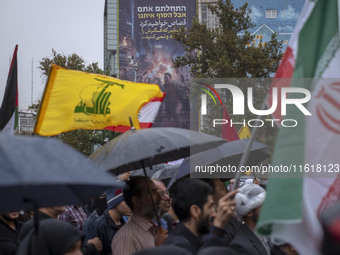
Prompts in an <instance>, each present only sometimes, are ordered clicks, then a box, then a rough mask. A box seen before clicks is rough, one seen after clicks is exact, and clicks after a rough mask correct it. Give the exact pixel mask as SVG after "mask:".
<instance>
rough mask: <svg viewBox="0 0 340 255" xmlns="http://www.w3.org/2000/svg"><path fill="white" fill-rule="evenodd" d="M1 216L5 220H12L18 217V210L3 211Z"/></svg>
mask: <svg viewBox="0 0 340 255" xmlns="http://www.w3.org/2000/svg"><path fill="white" fill-rule="evenodd" d="M2 217H3V218H4V219H5V220H7V221H14V220H16V219H17V218H18V217H19V213H18V212H10V213H5V214H2Z"/></svg>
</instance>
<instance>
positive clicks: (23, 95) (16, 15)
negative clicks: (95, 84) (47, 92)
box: [0, 0, 105, 110]
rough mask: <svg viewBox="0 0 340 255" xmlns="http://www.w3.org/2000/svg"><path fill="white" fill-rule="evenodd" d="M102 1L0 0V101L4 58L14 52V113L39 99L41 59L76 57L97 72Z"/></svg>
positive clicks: (100, 57) (5, 73)
mask: <svg viewBox="0 0 340 255" xmlns="http://www.w3.org/2000/svg"><path fill="white" fill-rule="evenodd" d="M104 3H105V0H58V1H52V0H0V38H1V39H0V102H2V99H3V94H4V90H5V86H6V81H7V76H8V71H9V66H10V59H11V58H12V55H13V51H14V47H15V45H16V44H18V45H19V49H18V89H19V109H20V110H25V109H26V108H27V106H29V105H31V80H32V75H31V73H32V72H31V70H32V64H31V62H32V58H33V102H35V101H36V100H37V99H38V98H40V97H41V95H42V93H43V91H44V88H45V83H44V82H43V80H42V78H41V72H40V70H39V69H38V66H39V61H40V60H42V58H43V57H51V56H52V55H51V54H52V48H53V49H55V50H56V51H57V52H58V53H64V54H65V55H69V54H72V53H77V54H78V55H79V56H81V57H82V58H83V59H84V60H85V61H86V63H92V62H98V63H99V66H100V68H103V14H104Z"/></svg>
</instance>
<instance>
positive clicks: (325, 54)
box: [257, 0, 340, 255]
mask: <svg viewBox="0 0 340 255" xmlns="http://www.w3.org/2000/svg"><path fill="white" fill-rule="evenodd" d="M339 9H340V7H339V1H336V0H329V1H327V0H318V1H310V0H307V1H306V3H305V6H304V8H303V10H302V13H301V16H300V18H299V21H298V23H297V26H296V28H295V30H294V34H293V35H292V38H291V40H290V42H289V45H288V48H287V51H286V54H285V56H284V58H283V60H282V63H281V66H280V68H279V69H278V73H277V75H276V78H288V79H289V80H288V82H286V83H285V84H284V86H290V87H302V88H305V89H308V90H309V91H310V92H311V99H310V101H309V102H308V104H307V105H306V107H307V109H308V111H309V112H310V113H311V114H312V116H305V115H304V114H303V113H302V112H301V111H300V110H299V109H298V108H297V107H296V106H294V105H291V106H289V107H287V115H286V116H285V118H286V119H294V120H296V121H297V122H298V125H297V126H296V127H293V128H285V127H281V128H280V132H279V136H278V140H277V143H276V147H275V151H274V157H273V163H272V165H273V166H283V167H286V170H287V169H288V170H289V172H290V173H285V174H283V173H282V171H281V173H278V174H275V175H272V176H271V178H270V180H269V182H268V187H267V197H266V200H265V202H264V205H263V207H262V210H261V215H260V218H259V220H258V224H257V230H258V231H259V232H260V233H261V234H265V235H270V236H272V237H279V238H281V239H282V240H284V241H286V242H288V243H290V244H292V245H293V246H294V247H295V248H296V249H297V250H298V252H299V254H308V255H313V254H320V245H321V241H322V237H323V231H322V228H321V224H320V221H319V219H320V215H322V213H323V212H324V211H325V210H327V209H328V208H330V207H331V206H333V205H334V204H335V203H336V202H337V201H339V197H340V179H337V178H336V177H337V176H338V174H339V172H340V171H339V170H340V169H339V164H340V40H339V18H338V17H339ZM272 86H280V85H279V82H277V83H275V82H274V83H273V84H272ZM269 100H270V97H269ZM269 103H270V101H269ZM277 118H278V119H279V118H281V116H279V115H277ZM275 177H277V178H275Z"/></svg>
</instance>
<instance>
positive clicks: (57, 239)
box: [17, 219, 83, 255]
mask: <svg viewBox="0 0 340 255" xmlns="http://www.w3.org/2000/svg"><path fill="white" fill-rule="evenodd" d="M34 232H35V231H34V229H32V230H31V231H30V233H29V234H28V235H27V236H26V237H25V239H24V240H23V241H22V242H21V243H20V246H19V250H18V253H17V255H36V254H40V255H64V254H65V253H66V252H67V251H68V250H69V249H70V248H71V247H72V246H73V245H74V244H75V243H76V242H77V241H79V240H82V239H83V234H82V233H81V232H79V231H78V230H77V229H76V228H75V227H73V226H71V225H70V224H68V223H66V222H62V221H58V220H56V219H47V220H43V221H40V222H39V231H38V234H37V235H36V234H35V233H34Z"/></svg>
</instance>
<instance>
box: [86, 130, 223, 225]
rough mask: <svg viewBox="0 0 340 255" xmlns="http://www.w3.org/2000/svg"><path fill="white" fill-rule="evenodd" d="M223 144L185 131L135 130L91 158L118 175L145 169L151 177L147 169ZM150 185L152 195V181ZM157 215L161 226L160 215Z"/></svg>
mask: <svg viewBox="0 0 340 255" xmlns="http://www.w3.org/2000/svg"><path fill="white" fill-rule="evenodd" d="M222 143H225V140H224V139H222V138H218V137H215V136H211V135H208V134H204V133H200V132H196V131H192V130H187V129H181V128H148V129H139V130H135V129H132V130H129V131H127V132H125V133H124V134H122V135H120V136H118V137H116V138H115V139H113V140H111V141H110V142H108V143H107V144H105V145H104V146H103V147H101V148H100V149H98V150H97V151H96V152H94V153H93V154H91V156H90V158H91V159H92V160H93V161H95V162H97V163H98V164H100V165H101V166H102V167H103V168H104V169H105V170H108V171H110V172H112V173H114V174H116V175H118V174H121V173H124V172H127V171H130V170H134V169H139V168H142V169H143V171H144V175H145V178H147V173H146V170H145V167H146V166H152V165H154V164H159V163H164V162H170V161H174V160H177V159H180V158H185V157H188V156H190V154H194V153H198V152H200V151H204V150H207V149H210V148H213V147H215V146H218V145H221V144H222ZM147 186H148V189H149V192H150V194H151V189H150V186H149V185H148V182H147ZM151 197H152V196H151ZM152 202H153V207H154V209H155V211H157V210H156V206H155V204H154V201H152ZM156 216H157V221H158V225H159V226H160V222H159V218H158V214H157V213H156Z"/></svg>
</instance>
